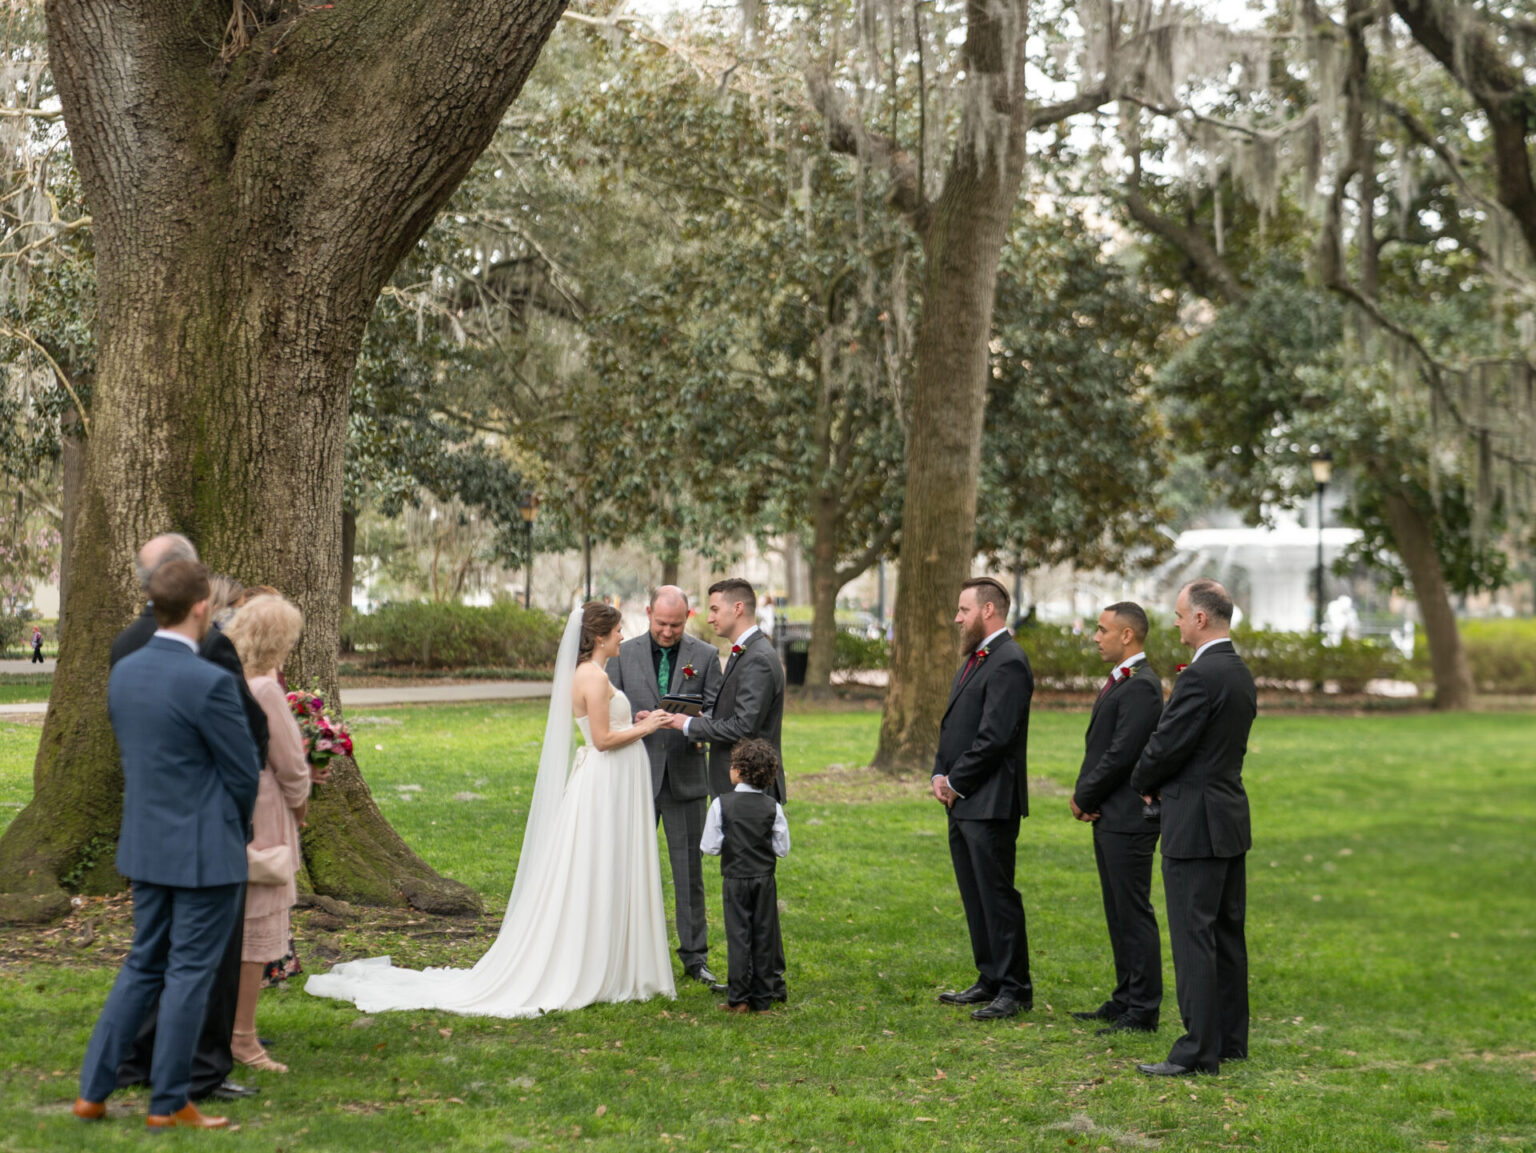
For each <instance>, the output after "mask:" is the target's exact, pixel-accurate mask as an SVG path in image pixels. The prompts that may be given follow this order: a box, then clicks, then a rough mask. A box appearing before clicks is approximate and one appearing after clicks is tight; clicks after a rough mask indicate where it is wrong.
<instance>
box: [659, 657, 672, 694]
mask: <svg viewBox="0 0 1536 1153" xmlns="http://www.w3.org/2000/svg"><path fill="white" fill-rule="evenodd" d="M656 683H657V684H658V685H660V686H661V695H662V696H666V695H667V691H668V690H669V689H670V688H671V686H672V650H671V649H662V650H661V666H660V667H659V668H658V669H657V670H656Z"/></svg>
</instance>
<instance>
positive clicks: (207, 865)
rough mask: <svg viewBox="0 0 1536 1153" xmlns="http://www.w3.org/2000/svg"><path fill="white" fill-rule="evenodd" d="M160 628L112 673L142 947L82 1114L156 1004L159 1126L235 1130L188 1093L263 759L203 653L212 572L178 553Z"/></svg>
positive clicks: (90, 1056) (162, 586) (154, 592)
mask: <svg viewBox="0 0 1536 1153" xmlns="http://www.w3.org/2000/svg"><path fill="white" fill-rule="evenodd" d="M148 591H149V598H150V600H151V601H152V602H153V604H154V611H155V621H156V624H157V625H158V626H159V627H158V630H157V631H156V633H155V635H154V637H153V638H152V639H151V640H150V641H149V643H148V644H146V645H145V646H144V647H143V648H141V649H140V650H138V651H137V652H135V653H133V654H131V655H129V656H127V657H124V658H123V659H122V660H121V661H119V662H118V663H117V665H116V666H115V667H114V668H113V670H112V675H111V677H110V678H109V679H108V681H107V707H108V711H109V713H110V714H111V717H112V730H113V732H114V733H116V734H117V743H118V747H119V748H120V749H121V750H122V756H123V823H122V829H121V831H120V833H119V834H118V843H117V870H118V872H120V873H122V874H123V876H125V877H128V878H129V879H130V880H131V881H132V882H133V922H134V932H133V947H132V949H131V950H130V951H129V953H128V958H127V960H125V961H124V962H123V967H122V969H121V970H119V971H118V974H117V980H116V982H115V983H114V984H113V986H112V992H111V994H110V995H109V996H108V997H107V1003H106V1006H105V1007H104V1008H103V1009H102V1011H101V1017H100V1018H99V1019H98V1020H97V1022H96V1028H95V1031H94V1032H92V1034H91V1043H90V1045H89V1047H88V1048H87V1049H86V1054H85V1064H84V1067H83V1068H82V1069H81V1071H80V1097H79V1099H78V1100H77V1101H76V1102H75V1114H76V1115H77V1116H79V1117H82V1118H85V1119H87V1120H96V1119H99V1118H101V1117H103V1116H105V1114H106V1099H107V1097H108V1096H109V1095H110V1094H111V1092H112V1090H113V1089H115V1088H116V1087H117V1070H118V1066H119V1065H120V1064H122V1061H123V1059H124V1058H125V1057H126V1056H127V1055H128V1051H129V1049H130V1048H131V1047H132V1045H133V1039H134V1036H135V1034H137V1032H138V1030H139V1026H140V1024H141V1023H142V1021H143V1019H144V1017H145V1015H146V1014H147V1013H148V1012H149V1011H150V1009H151V1007H152V1006H153V1005H154V1004H155V1002H156V1001H157V1000H158V1001H159V1004H160V1020H159V1028H158V1030H157V1032H156V1035H155V1050H154V1059H153V1062H152V1064H151V1067H150V1082H151V1085H152V1087H153V1088H152V1093H151V1096H150V1104H149V1118H148V1124H149V1126H150V1127H151V1128H156V1129H158V1128H170V1127H177V1126H180V1127H187V1128H200V1129H203V1128H206V1129H211V1128H224V1127H225V1126H227V1125H228V1124H229V1122H228V1120H227V1119H225V1118H223V1117H206V1116H204V1115H203V1114H202V1113H200V1112H199V1111H198V1109H197V1107H196V1106H195V1105H193V1104H192V1103H191V1101H190V1099H189V1088H190V1081H191V1066H192V1052H193V1049H194V1047H195V1046H196V1044H197V1038H198V1034H199V1033H200V1031H201V1030H202V1025H203V1014H204V1010H205V1008H206V1004H207V1001H208V992H209V989H210V988H211V986H212V984H213V979H214V974H215V972H216V970H217V968H218V964H219V958H220V957H221V956H222V955H223V952H224V947H225V944H226V942H227V941H228V939H229V934H230V931H231V929H232V927H233V923H234V919H235V918H236V917H237V916H239V914H240V902H239V897H240V892H241V886H242V885H243V884H244V883H245V879H246V863H245V861H246V858H245V846H246V841H247V840H248V838H249V830H250V826H251V810H252V808H253V807H254V805H255V803H256V782H257V778H258V775H259V773H260V769H261V764H260V761H259V759H258V757H257V752H256V742H255V740H254V739H253V738H252V736H251V730H250V726H249V725H248V724H247V723H246V720H245V712H244V710H243V708H242V707H241V704H240V695H239V692H238V690H237V689H236V686H235V678H234V677H233V676H231V675H230V674H229V673H228V672H226V671H225V670H224V669H221V668H219V667H218V666H217V665H214V664H212V663H211V662H209V661H205V660H202V659H201V658H200V657H199V656H198V644H199V642H201V640H202V639H203V636H204V635H205V634H206V633H207V631H208V615H209V612H208V610H209V604H208V596H209V587H208V570H207V569H205V568H204V567H203V566H202V565H200V564H197V563H196V562H195V561H189V560H173V561H168V562H166V563H165V564H163V565H161V566H160V567H159V568H157V569H156V570H155V572H154V575H153V576H151V578H150V583H149V590H148Z"/></svg>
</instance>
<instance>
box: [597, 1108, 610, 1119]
mask: <svg viewBox="0 0 1536 1153" xmlns="http://www.w3.org/2000/svg"><path fill="white" fill-rule="evenodd" d="M607 1112H608V1106H606V1105H599V1106H598V1107H597V1115H598V1116H599V1117H602V1116H604V1115H605V1114H606V1113H607Z"/></svg>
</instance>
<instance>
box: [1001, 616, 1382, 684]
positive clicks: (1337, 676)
mask: <svg viewBox="0 0 1536 1153" xmlns="http://www.w3.org/2000/svg"><path fill="white" fill-rule="evenodd" d="M1232 639H1233V641H1234V642H1235V643H1236V644H1237V647H1238V651H1239V652H1241V653H1242V654H1243V659H1244V660H1245V661H1246V662H1247V663H1248V668H1249V669H1250V670H1251V671H1252V673H1253V676H1254V680H1256V681H1257V682H1259V684H1261V685H1262V686H1264V687H1265V688H1278V689H1303V688H1314V687H1316V686H1317V685H1319V684H1322V683H1328V682H1333V683H1335V684H1336V685H1337V686H1338V689H1339V691H1340V692H1345V693H1358V692H1361V691H1362V690H1364V688H1365V685H1366V682H1367V681H1370V680H1375V679H1379V678H1389V677H1401V676H1403V675H1404V662H1403V659H1402V657H1401V656H1400V655H1399V654H1398V652H1397V650H1396V649H1394V648H1392V647H1390V646H1386V645H1378V644H1376V643H1375V642H1373V641H1366V640H1348V639H1346V640H1344V641H1342V642H1341V643H1340V644H1338V645H1337V646H1330V645H1325V644H1323V642H1322V640H1321V638H1319V637H1317V636H1315V635H1313V634H1311V633H1287V632H1273V631H1269V630H1265V629H1246V628H1240V629H1238V630H1236V631H1235V632H1234V633H1233V638H1232ZM1018 640H1019V643H1020V644H1021V645H1023V646H1024V651H1025V652H1026V653H1027V654H1028V655H1029V663H1030V667H1031V668H1032V669H1033V670H1034V674H1035V680H1036V682H1037V683H1038V684H1041V685H1043V686H1047V687H1051V688H1061V689H1071V688H1078V689H1082V688H1090V687H1094V686H1097V685H1098V684H1099V683H1100V682H1102V681H1103V679H1104V677H1105V676H1106V675H1107V672H1108V667H1107V666H1106V665H1105V663H1104V662H1103V661H1102V660H1100V659H1099V652H1098V649H1097V648H1096V647H1095V645H1094V643H1093V639H1092V637H1091V636H1089V635H1088V634H1087V633H1084V634H1083V635H1082V636H1073V635H1072V632H1071V630H1070V629H1065V628H1057V627H1054V626H1050V625H1035V626H1033V627H1031V628H1027V629H1020V630H1019V632H1018ZM1189 657H1190V651H1189V649H1187V648H1185V647H1184V646H1183V645H1182V644H1181V643H1180V642H1179V633H1178V629H1176V628H1175V627H1174V626H1173V625H1159V624H1154V625H1153V626H1152V631H1151V632H1150V633H1149V634H1148V635H1147V659H1148V660H1150V661H1151V662H1152V667H1153V668H1155V669H1156V670H1157V672H1158V675H1159V676H1161V677H1162V678H1163V680H1164V682H1165V683H1166V682H1168V681H1169V680H1170V679H1171V678H1172V675H1173V673H1174V671H1175V670H1176V669H1177V668H1178V666H1179V665H1181V664H1187V663H1188V662H1189Z"/></svg>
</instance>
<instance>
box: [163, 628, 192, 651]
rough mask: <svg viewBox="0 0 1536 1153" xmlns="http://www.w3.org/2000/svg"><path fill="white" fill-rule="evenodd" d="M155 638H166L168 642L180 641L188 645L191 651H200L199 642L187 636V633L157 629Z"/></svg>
mask: <svg viewBox="0 0 1536 1153" xmlns="http://www.w3.org/2000/svg"><path fill="white" fill-rule="evenodd" d="M155 636H156V637H164V638H165V639H166V640H168V641H180V642H181V643H182V644H184V645H186V646H187V648H189V649H191V650H192V651H193V652H194V653H195V652H198V651H199V649H198V645H197V642H196V641H195V640H193V639H192V638H191V637H189V636H187V634H186V633H178V632H176V631H174V630H173V629H156V630H155Z"/></svg>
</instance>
